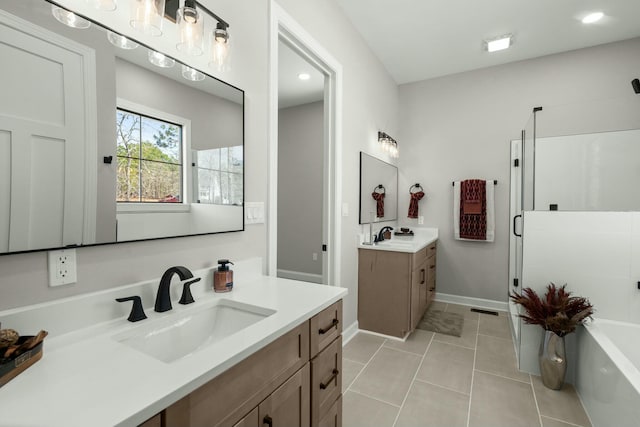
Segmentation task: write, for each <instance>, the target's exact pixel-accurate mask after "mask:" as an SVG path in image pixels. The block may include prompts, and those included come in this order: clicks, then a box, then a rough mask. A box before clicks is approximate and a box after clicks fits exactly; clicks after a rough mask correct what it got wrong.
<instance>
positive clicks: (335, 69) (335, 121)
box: [267, 0, 343, 286]
mask: <svg viewBox="0 0 640 427" xmlns="http://www.w3.org/2000/svg"><path fill="white" fill-rule="evenodd" d="M270 17H271V19H270V35H269V48H270V52H269V167H268V211H267V212H268V215H267V274H268V275H270V276H275V275H276V274H277V270H278V267H277V265H278V263H277V257H278V206H277V200H278V43H279V41H280V40H282V41H284V42H285V43H286V44H287V45H289V47H291V48H292V49H293V50H294V51H295V52H297V53H298V54H300V55H301V56H302V57H303V58H305V59H306V60H308V61H309V62H311V63H313V64H314V65H315V66H316V67H318V68H319V69H320V70H321V72H322V73H323V74H324V75H325V82H326V83H325V98H324V102H325V138H326V139H325V157H326V158H325V166H324V167H325V172H324V178H325V179H324V181H325V182H324V186H325V188H326V189H327V190H326V193H325V197H324V199H325V200H326V205H327V207H326V209H327V211H326V212H327V213H328V215H327V218H326V219H325V220H324V222H325V224H324V225H325V226H326V231H323V234H324V236H325V238H326V241H325V243H326V244H327V247H328V255H327V256H326V257H325V258H324V260H325V263H324V268H323V283H325V284H328V285H331V286H340V277H341V276H340V274H341V268H340V267H341V266H340V256H341V242H340V235H341V229H342V217H341V212H340V208H341V206H340V205H341V203H340V201H341V200H342V188H341V184H342V79H343V72H342V65H341V64H340V63H339V62H338V61H337V60H336V59H335V58H334V57H333V56H332V55H331V54H330V53H329V52H328V51H327V50H326V49H324V47H323V46H322V45H321V44H320V43H319V42H318V41H317V40H315V39H314V38H313V37H312V36H311V35H310V34H309V33H308V32H307V31H306V30H305V29H304V28H303V27H302V26H301V25H300V24H298V23H297V22H296V21H295V20H294V19H293V18H292V17H291V16H290V15H289V14H287V13H286V12H285V11H284V9H282V7H281V6H280V5H278V4H277V3H276V1H275V0H271V2H270Z"/></svg>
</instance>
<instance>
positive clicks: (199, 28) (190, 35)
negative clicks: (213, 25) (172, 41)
mask: <svg viewBox="0 0 640 427" xmlns="http://www.w3.org/2000/svg"><path fill="white" fill-rule="evenodd" d="M176 23H177V24H178V28H179V31H180V42H178V44H177V45H176V48H177V49H178V50H179V51H181V52H185V53H187V54H188V55H193V56H198V55H202V53H203V50H202V38H203V34H204V19H202V15H201V14H200V12H198V9H197V8H196V1H195V0H184V7H182V8H180V9H178V12H177V14H176Z"/></svg>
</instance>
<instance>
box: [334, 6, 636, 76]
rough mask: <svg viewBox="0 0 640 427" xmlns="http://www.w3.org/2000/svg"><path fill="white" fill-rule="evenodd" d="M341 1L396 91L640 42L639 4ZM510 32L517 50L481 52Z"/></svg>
mask: <svg viewBox="0 0 640 427" xmlns="http://www.w3.org/2000/svg"><path fill="white" fill-rule="evenodd" d="M336 1H337V2H338V4H339V5H340V6H341V7H342V9H343V10H344V12H345V14H346V15H347V16H348V17H349V19H350V20H351V22H352V23H353V25H354V26H355V27H356V29H357V30H358V31H359V32H360V33H361V34H362V36H363V37H364V39H365V41H366V42H367V44H368V45H369V47H370V48H371V50H372V51H373V53H374V54H375V55H376V56H377V57H378V58H379V59H380V61H381V62H382V63H383V64H384V66H385V67H386V69H387V71H388V72H389V73H390V75H391V76H392V77H393V79H394V80H395V81H396V83H398V84H402V83H408V82H414V81H419V80H425V79H429V78H433V77H438V76H443V75H447V74H453V73H459V72H463V71H468V70H474V69H478V68H484V67H489V66H493V65H499V64H505V63H508V62H514V61H520V60H524V59H530V58H536V57H539V56H544V55H549V54H553V53H559V52H565V51H569V50H574V49H580V48H584V47H588V46H595V45H599V44H604V43H609V42H613V41H618V40H625V39H630V38H634V37H639V36H640V22H639V21H638V19H639V18H640V0H336ZM595 11H602V12H604V14H605V17H604V18H603V19H601V20H600V21H598V22H597V23H595V24H589V25H586V24H583V23H582V22H581V21H580V19H582V18H583V17H584V16H585V15H587V14H588V13H591V12H595ZM507 33H512V34H513V35H514V40H515V41H514V43H513V46H512V47H511V48H509V49H507V50H504V51H499V52H493V53H488V52H486V51H484V50H483V40H484V39H491V38H495V37H497V36H501V35H504V34H507Z"/></svg>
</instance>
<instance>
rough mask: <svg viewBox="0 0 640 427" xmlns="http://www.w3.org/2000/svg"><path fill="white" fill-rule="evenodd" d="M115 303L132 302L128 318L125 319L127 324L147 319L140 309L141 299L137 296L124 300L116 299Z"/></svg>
mask: <svg viewBox="0 0 640 427" xmlns="http://www.w3.org/2000/svg"><path fill="white" fill-rule="evenodd" d="M116 301H118V302H125V301H133V305H132V306H131V313H129V317H128V318H127V320H128V321H129V322H138V321H140V320H144V319H146V318H147V315H146V314H144V309H143V308H142V299H141V298H140V297H139V296H138V295H134V296H131V297H125V298H116Z"/></svg>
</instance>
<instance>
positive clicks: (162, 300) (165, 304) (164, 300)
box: [155, 266, 193, 313]
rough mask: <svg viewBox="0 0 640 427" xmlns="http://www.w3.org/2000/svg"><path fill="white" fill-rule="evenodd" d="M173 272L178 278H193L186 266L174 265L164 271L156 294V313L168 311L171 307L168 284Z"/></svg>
mask: <svg viewBox="0 0 640 427" xmlns="http://www.w3.org/2000/svg"><path fill="white" fill-rule="evenodd" d="M174 274H177V275H178V276H179V277H180V280H187V279H191V278H193V274H192V273H191V271H189V269H188V268H187V267H182V266H176V267H171V268H169V269H168V270H167V271H165V272H164V274H163V275H162V279H160V286H158V293H157V295H156V307H155V311H157V312H158V313H162V312H163V311H169V310H171V309H172V308H173V307H172V306H171V296H170V295H169V285H171V278H172V277H173V275H174Z"/></svg>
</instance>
